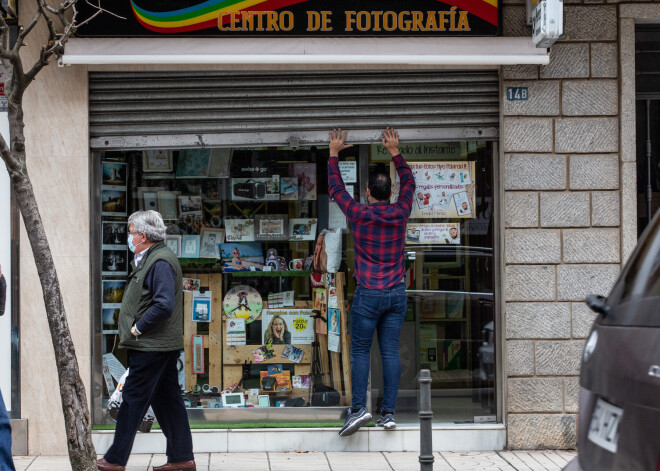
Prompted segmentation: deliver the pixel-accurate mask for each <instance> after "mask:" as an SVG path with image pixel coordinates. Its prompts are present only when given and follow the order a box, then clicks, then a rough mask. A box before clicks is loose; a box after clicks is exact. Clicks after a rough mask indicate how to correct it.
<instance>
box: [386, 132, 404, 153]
mask: <svg viewBox="0 0 660 471" xmlns="http://www.w3.org/2000/svg"><path fill="white" fill-rule="evenodd" d="M383 146H384V147H385V148H386V149H387V150H388V151H389V153H390V155H391V156H392V157H395V156H397V155H399V154H400V153H401V152H399V133H398V131H397V130H395V129H394V128H390V127H389V126H388V127H387V129H385V130H384V131H383Z"/></svg>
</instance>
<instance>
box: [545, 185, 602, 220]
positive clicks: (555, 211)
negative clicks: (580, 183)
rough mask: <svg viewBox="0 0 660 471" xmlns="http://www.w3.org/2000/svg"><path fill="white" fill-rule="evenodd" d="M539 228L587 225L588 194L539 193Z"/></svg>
mask: <svg viewBox="0 0 660 471" xmlns="http://www.w3.org/2000/svg"><path fill="white" fill-rule="evenodd" d="M540 207H541V211H540V213H541V227H581V226H588V225H589V215H590V212H591V208H590V207H589V193H587V192H571V193H541V205H540Z"/></svg>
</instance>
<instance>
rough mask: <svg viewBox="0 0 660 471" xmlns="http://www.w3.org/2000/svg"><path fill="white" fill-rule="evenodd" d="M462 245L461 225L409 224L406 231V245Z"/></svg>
mask: <svg viewBox="0 0 660 471" xmlns="http://www.w3.org/2000/svg"><path fill="white" fill-rule="evenodd" d="M460 243H461V233H460V224H459V223H457V222H450V223H442V224H430V223H414V222H409V223H408V227H407V229H406V244H412V245H418V244H419V245H422V244H424V245H434V244H460Z"/></svg>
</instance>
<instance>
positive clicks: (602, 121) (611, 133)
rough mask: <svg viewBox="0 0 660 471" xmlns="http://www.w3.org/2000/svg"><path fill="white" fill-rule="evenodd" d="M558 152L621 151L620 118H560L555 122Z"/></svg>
mask: <svg viewBox="0 0 660 471" xmlns="http://www.w3.org/2000/svg"><path fill="white" fill-rule="evenodd" d="M555 148H556V151H557V152H575V153H594V152H618V151H619V120H618V118H559V119H557V120H556V122H555Z"/></svg>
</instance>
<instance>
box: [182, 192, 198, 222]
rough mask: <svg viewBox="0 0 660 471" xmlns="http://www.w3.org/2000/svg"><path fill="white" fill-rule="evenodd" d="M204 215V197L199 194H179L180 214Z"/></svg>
mask: <svg viewBox="0 0 660 471" xmlns="http://www.w3.org/2000/svg"><path fill="white" fill-rule="evenodd" d="M188 215H191V216H202V197H201V196H199V195H197V196H195V195H186V196H179V216H180V217H183V216H188Z"/></svg>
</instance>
